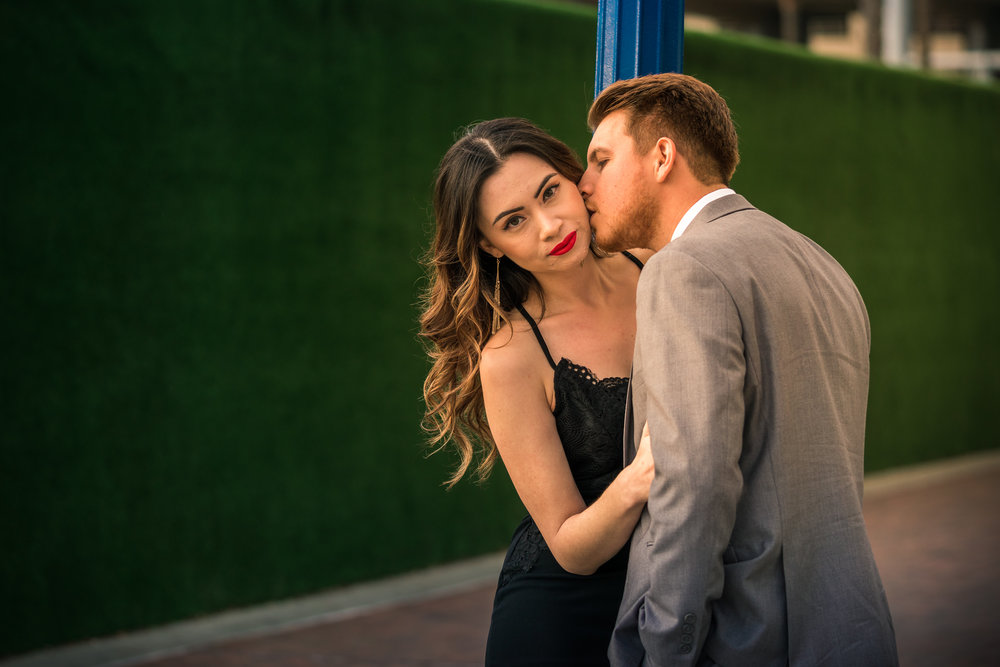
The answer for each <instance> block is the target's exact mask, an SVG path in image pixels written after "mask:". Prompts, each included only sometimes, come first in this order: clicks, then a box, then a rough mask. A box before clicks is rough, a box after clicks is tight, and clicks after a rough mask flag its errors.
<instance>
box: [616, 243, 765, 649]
mask: <svg viewBox="0 0 1000 667" xmlns="http://www.w3.org/2000/svg"><path fill="white" fill-rule="evenodd" d="M660 255H662V256H659V257H656V258H655V259H656V260H657V261H654V262H650V264H649V265H647V269H646V271H644V272H643V279H642V282H641V284H640V288H639V292H638V294H637V299H638V302H637V315H636V317H637V325H638V330H637V338H636V345H637V348H639V349H640V350H641V359H642V361H641V363H642V368H641V369H640V372H641V374H642V377H643V381H644V382H645V383H646V396H647V398H646V401H647V404H646V406H645V408H646V409H645V412H646V416H647V420H648V422H649V426H650V433H651V435H652V451H653V458H654V461H655V466H656V475H655V479H654V481H653V485H652V488H651V490H650V497H649V513H650V517H651V523H650V529H649V532H648V533H647V536H646V537H645V539H646V548H647V549H649V550H650V553H649V562H650V564H651V571H650V590H649V591H648V593H647V595H646V599H645V602H644V607H643V609H642V610H641V611H640V617H639V634H640V637H641V640H642V643H643V646H644V648H645V650H646V653H647V657H648V658H649V659H650V660H651V662H652V664H654V665H687V664H692V665H693V664H696V663H697V660H698V657H699V655H700V653H701V649H702V646H703V644H704V642H705V639H706V636H707V634H708V630H709V627H710V625H711V621H712V619H711V611H712V601H713V600H715V599H717V598H719V597H720V596H721V595H722V589H723V560H722V558H723V552H724V550H725V549H726V547H727V545H728V544H729V539H730V535H731V533H732V529H733V523H734V521H735V516H736V507H737V503H738V501H739V497H740V492H741V490H742V474H741V472H740V468H739V459H740V452H741V449H742V433H743V422H744V394H743V387H744V379H745V373H746V363H745V358H744V351H743V347H744V346H743V336H742V327H741V324H740V318H739V313H738V310H737V308H736V306H735V304H734V302H733V299H732V296H731V294H730V292H729V290H728V289H726V287H725V285H724V284H723V283H722V282H721V281H720V279H719V278H718V277H717V276H716V275H715V274H714V273H712V272H711V271H709V270H708V269H707V268H706V267H705V266H703V265H702V264H701V263H699V262H698V261H697V260H695V259H693V258H691V257H689V256H687V255H684V254H682V253H681V252H679V251H671V250H669V249H664V251H661V253H660ZM651 269H652V270H651Z"/></svg>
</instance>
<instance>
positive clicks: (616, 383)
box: [559, 357, 628, 389]
mask: <svg viewBox="0 0 1000 667" xmlns="http://www.w3.org/2000/svg"><path fill="white" fill-rule="evenodd" d="M559 363H560V364H566V368H567V369H568V370H569V371H570V372H572V373H573V374H574V375H576V376H577V377H579V378H580V379H582V380H584V381H585V382H587V383H589V384H592V385H594V386H595V387H601V388H606V389H614V388H616V387H621V386H622V385H626V384H628V378H627V377H607V378H603V379H601V378H599V377H597V375H595V374H594V371H592V370H590V369H589V368H587V367H586V366H581V365H580V364H574V363H573V362H572V361H570V360H569V359H567V358H566V357H563V358H562V360H561V361H560V362H559Z"/></svg>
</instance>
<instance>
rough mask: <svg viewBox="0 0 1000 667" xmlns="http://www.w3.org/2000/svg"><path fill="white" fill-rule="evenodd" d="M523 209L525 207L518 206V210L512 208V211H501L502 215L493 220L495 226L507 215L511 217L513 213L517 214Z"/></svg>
mask: <svg viewBox="0 0 1000 667" xmlns="http://www.w3.org/2000/svg"><path fill="white" fill-rule="evenodd" d="M535 196H536V197H537V196H538V195H535ZM523 208H524V207H523V206H518V207H517V208H512V209H510V210H507V211H501V212H500V215H498V216H497V217H495V218H493V224H494V225H495V224H497V222H498V221H499V220H500V218H502V217H504V216H505V215H509V214H511V213H516V212H518V211H520V210H521V209H523Z"/></svg>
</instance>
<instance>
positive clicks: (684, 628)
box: [681, 623, 694, 635]
mask: <svg viewBox="0 0 1000 667" xmlns="http://www.w3.org/2000/svg"><path fill="white" fill-rule="evenodd" d="M681 632H683V633H684V634H686V635H689V634H691V633H692V632H694V626H693V625H691V624H690V623H685V624H684V625H683V626H682V627H681Z"/></svg>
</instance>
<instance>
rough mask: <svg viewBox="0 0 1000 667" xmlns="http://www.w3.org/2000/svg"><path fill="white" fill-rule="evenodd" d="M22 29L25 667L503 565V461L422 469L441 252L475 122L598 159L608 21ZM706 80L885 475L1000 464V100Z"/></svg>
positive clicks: (18, 286)
mask: <svg viewBox="0 0 1000 667" xmlns="http://www.w3.org/2000/svg"><path fill="white" fill-rule="evenodd" d="M0 34H2V39H0V99H3V100H4V101H3V103H2V105H0V120H2V122H0V154H2V155H3V159H2V161H0V184H2V188H3V196H2V197H0V220H2V225H0V280H2V283H0V284H2V289H0V308H2V311H0V312H2V313H3V314H4V318H3V319H4V323H3V325H2V326H0V349H2V350H3V364H2V368H3V398H4V400H3V401H2V402H0V406H2V407H0V410H2V412H0V424H2V427H0V428H2V430H0V448H2V449H0V452H2V463H0V532H2V534H3V535H4V548H3V549H2V550H0V590H2V599H3V601H4V604H3V605H2V609H0V655H9V654H13V653H18V652H22V651H26V650H30V649H33V648H38V647H41V646H45V645H51V644H57V643H62V642H68V641H73V640H77V639H81V638H86V637H94V636H100V635H106V634H110V633H115V632H119V631H124V630H129V629H134V628H139V627H144V626H148V625H153V624H158V623H163V622H166V621H170V620H175V619H180V618H186V617H191V616H196V615H199V614H204V613H208V612H212V611H216V610H219V609H223V608H229V607H234V606H240V605H246V604H252V603H255V602H260V601H264V600H270V599H276V598H283V597H288V596H294V595H298V594H302V593H307V592H311V591H316V590H319V589H323V588H328V587H333V586H339V585H343V584H346V583H350V582H354V581H358V580H363V579H369V578H374V577H378V576H382V575H386V574H389V573H394V572H399V571H403V570H407V569H412V568H417V567H422V566H426V565H430V564H434V563H440V562H446V561H449V560H453V559H456V558H461V557H465V556H470V555H474V554H477V553H483V552H486V551H491V550H496V549H500V548H502V547H503V546H504V545H505V543H506V540H507V537H508V535H509V532H510V530H511V529H512V528H513V525H514V522H515V521H516V520H517V519H518V518H519V516H520V515H521V513H522V509H521V507H520V505H519V503H518V501H517V499H516V496H515V495H514V494H513V492H512V491H511V489H510V487H509V483H508V482H507V480H506V479H505V477H504V476H503V474H502V472H501V473H499V474H498V475H497V476H496V477H495V479H494V480H493V481H492V482H491V483H490V484H489V485H488V486H487V487H486V488H485V489H484V488H480V487H476V486H474V485H472V484H462V485H460V486H459V487H458V488H457V489H455V490H453V491H451V492H445V491H444V490H443V488H442V487H441V486H440V482H441V481H443V479H444V478H445V475H446V472H447V470H448V468H449V467H450V465H451V464H452V463H453V460H451V459H449V458H448V457H447V456H437V457H433V458H431V459H429V460H428V459H425V458H424V454H425V450H424V448H423V445H422V434H421V432H420V430H419V427H418V422H419V419H420V416H421V414H422V404H421V400H420V384H421V381H422V379H423V375H424V373H425V371H426V368H427V364H426V361H425V359H424V355H423V353H422V350H421V348H420V345H419V343H418V342H417V340H416V329H417V325H416V316H417V311H416V307H415V304H416V301H417V298H418V294H419V291H420V287H421V284H422V272H421V269H420V267H419V266H418V264H417V259H418V257H419V256H420V254H421V253H422V251H423V249H424V248H425V247H426V245H427V241H428V238H429V227H430V213H429V194H430V186H431V183H432V180H433V171H434V168H435V166H436V164H437V160H438V159H439V157H440V155H441V154H442V153H443V151H444V150H445V149H446V148H447V146H448V145H449V144H450V142H451V140H452V138H453V136H454V132H455V130H456V129H457V128H458V127H459V126H461V125H464V124H467V123H469V122H472V121H475V120H479V119H484V118H489V117H495V116H500V115H522V116H526V117H529V118H532V119H534V120H536V121H537V122H538V123H540V124H541V125H542V126H544V127H546V128H548V129H550V130H551V131H553V132H554V133H555V134H557V135H558V136H560V137H562V138H564V139H565V140H567V141H568V142H569V143H570V144H571V145H572V146H574V147H575V148H577V149H578V150H579V151H580V152H581V153H582V152H583V149H584V148H585V146H586V144H587V140H588V131H587V129H586V127H585V123H584V117H585V112H586V108H587V105H588V104H589V101H590V99H591V98H592V94H593V63H594V56H593V51H594V34H595V20H594V11H593V9H592V8H590V9H588V8H579V7H576V6H568V5H567V6H560V5H557V4H554V3H547V4H545V5H538V6H532V5H531V4H530V3H524V2H509V3H508V2H489V1H472V0H464V1H459V0H454V1H452V2H446V1H445V0H433V1H424V2H420V3H412V2H408V1H406V0H393V1H388V0H385V1H377V0H376V1H370V2H350V1H348V0H329V1H326V2H324V1H322V0H298V1H295V2H291V1H288V0H285V1H278V0H268V1H265V0H254V1H250V0H218V1H217V2H210V3H203V2H196V1H195V0H170V1H169V2H167V1H163V2H145V3H135V2H128V1H126V0H98V1H95V2H89V3H74V2H69V1H68V0H63V1H58V0H40V1H38V2H8V3H2V4H0ZM686 69H687V71H688V72H690V73H692V74H696V75H698V76H701V77H702V78H704V79H705V80H707V81H709V82H710V83H712V84H713V85H715V86H716V87H717V88H719V90H720V91H721V92H722V93H723V94H724V95H725V96H726V97H727V98H728V99H729V101H730V103H731V105H732V107H733V109H734V112H735V116H736V119H737V122H738V124H739V127H740V130H741V137H742V145H743V163H742V165H741V167H740V169H739V171H738V175H737V179H736V181H735V183H734V185H735V186H736V187H737V188H738V189H740V190H741V191H742V192H743V193H745V194H746V195H748V196H749V197H750V199H751V200H752V201H754V202H755V203H757V204H758V205H759V206H761V207H762V208H764V209H766V210H768V211H770V212H772V213H774V214H776V215H778V216H779V217H781V218H782V219H784V220H785V221H786V222H788V223H789V224H791V225H792V226H795V227H798V228H800V229H802V230H803V231H806V232H807V233H809V234H810V235H812V236H813V237H814V238H816V239H817V240H818V241H820V242H821V243H823V244H824V245H826V246H827V247H828V248H829V249H830V250H831V251H832V252H833V253H834V254H835V255H836V256H837V257H838V258H839V259H841V261H842V262H843V263H844V265H845V266H846V267H847V269H848V270H849V271H850V272H851V273H852V275H854V276H855V278H856V280H857V282H858V284H859V286H860V288H861V290H862V293H863V294H864V296H865V298H866V300H867V302H868V306H869V310H870V311H871V316H872V322H873V327H874V351H873V373H874V377H873V383H872V395H871V414H870V428H869V447H868V463H869V466H870V469H875V468H882V467H887V466H893V465H898V464H902V463H908V462H912V461H919V460H925V459H930V458H936V457H941V456H946V455H950V454H955V453H959V452H963V451H968V450H972V449H978V448H984V447H992V446H995V444H996V440H997V431H998V429H997V427H996V425H995V420H994V419H993V418H992V416H991V414H989V413H990V411H991V409H992V408H993V407H994V406H995V405H997V403H998V401H997V398H998V392H997V383H998V380H997V377H998V376H1000V372H998V371H1000V363H998V353H997V351H996V348H995V346H994V341H995V340H996V339H997V334H998V333H1000V331H998V328H1000V327H998V322H997V309H996V307H995V306H994V305H993V300H994V298H995V295H996V293H997V287H998V269H997V265H998V264H997V260H998V257H997V254H998V242H997V239H998V231H997V229H996V226H995V224H991V223H994V222H995V220H996V214H995V213H994V209H993V207H992V206H988V202H987V197H988V196H989V192H990V188H991V187H992V183H991V182H989V181H988V179H992V178H993V177H994V175H995V174H996V172H997V167H998V166H1000V153H998V151H1000V141H997V139H998V136H997V129H996V124H995V119H996V118H997V117H1000V94H998V93H997V91H996V90H994V89H986V88H977V87H972V86H963V85H959V84H953V83H946V82H941V81H935V80H930V79H927V78H923V77H920V76H916V75H907V74H898V73H893V72H887V71H883V70H881V69H878V68H874V67H864V66H858V65H849V64H844V63H835V62H830V61H825V60H820V59H816V58H811V57H808V56H804V55H803V54H801V53H799V52H797V51H794V52H790V51H787V50H782V49H775V48H773V47H770V46H767V45H764V44H763V43H754V42H746V41H740V40H733V39H729V38H723V37H709V36H703V35H698V34H689V35H688V36H687V50H686ZM990 203H992V202H990Z"/></svg>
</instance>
